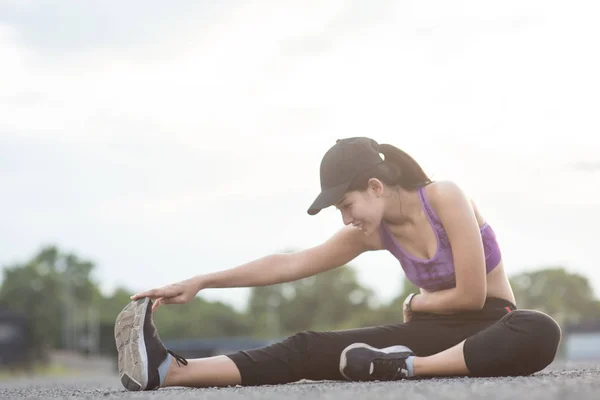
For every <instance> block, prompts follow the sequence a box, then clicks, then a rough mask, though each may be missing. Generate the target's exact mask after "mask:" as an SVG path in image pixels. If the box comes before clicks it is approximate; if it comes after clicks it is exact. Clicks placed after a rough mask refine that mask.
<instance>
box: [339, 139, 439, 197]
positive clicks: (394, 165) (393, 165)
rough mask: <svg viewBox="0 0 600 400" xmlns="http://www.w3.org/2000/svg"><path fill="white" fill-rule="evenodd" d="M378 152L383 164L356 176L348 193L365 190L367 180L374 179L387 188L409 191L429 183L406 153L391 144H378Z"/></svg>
mask: <svg viewBox="0 0 600 400" xmlns="http://www.w3.org/2000/svg"><path fill="white" fill-rule="evenodd" d="M379 152H380V153H381V154H383V156H384V157H385V159H384V162H383V163H381V164H378V165H376V166H375V167H373V168H371V169H370V170H367V171H365V172H363V173H361V174H359V175H357V176H356V177H355V178H354V180H353V181H352V183H351V184H350V187H349V188H348V191H349V192H350V191H354V190H358V191H364V190H367V187H368V185H369V179H371V178H376V179H379V180H380V181H381V182H383V183H385V184H386V185H389V186H400V187H402V188H403V189H407V190H411V189H416V188H418V187H420V186H424V185H427V184H428V183H431V179H429V177H428V176H427V174H426V173H425V172H424V171H423V169H422V168H421V166H420V165H419V164H418V163H417V162H416V161H415V160H414V158H412V157H411V156H409V155H408V154H407V153H405V152H404V151H402V150H400V149H399V148H397V147H395V146H392V145H391V144H380V145H379Z"/></svg>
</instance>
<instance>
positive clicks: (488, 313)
mask: <svg viewBox="0 0 600 400" xmlns="http://www.w3.org/2000/svg"><path fill="white" fill-rule="evenodd" d="M382 153H383V156H384V157H385V160H384V159H383V158H382V156H381V154H382ZM320 174H321V193H320V194H319V195H318V196H317V198H316V199H315V201H314V202H313V204H312V205H311V206H310V208H309V209H308V213H309V214H311V215H315V214H317V213H318V212H319V211H320V210H321V209H323V208H325V207H329V206H332V205H335V206H336V207H337V208H338V209H339V210H340V212H341V214H342V220H343V222H344V224H345V225H347V226H345V227H344V228H343V229H341V230H340V231H339V232H337V233H335V234H334V235H333V236H332V237H331V238H330V239H329V240H327V241H326V242H325V243H323V244H321V245H319V246H316V247H313V248H310V249H307V250H304V251H299V252H296V253H286V254H273V255H269V256H266V257H263V258H261V259H258V260H255V261H251V262H249V263H246V264H244V265H240V266H238V267H236V268H232V269H229V270H225V271H220V272H217V273H212V274H207V275H200V276H196V277H193V278H190V279H188V280H186V281H183V282H179V283H175V284H171V285H168V286H165V287H162V288H157V289H152V290H148V291H145V292H141V293H138V294H136V295H134V296H132V300H133V301H132V302H131V303H129V304H128V305H127V306H126V307H125V309H124V310H123V311H122V312H121V313H120V314H119V315H118V317H117V320H116V324H115V340H116V343H117V348H118V352H119V362H118V364H119V365H118V366H119V374H120V377H121V382H122V383H123V385H124V386H125V387H126V388H127V389H129V390H151V389H157V388H160V387H165V386H197V387H204V386H229V385H240V384H241V385H265V384H278V383H287V382H294V381H298V380H300V379H311V380H344V379H345V380H353V381H371V380H397V379H411V378H416V377H421V376H437V375H442V376H454V375H459V376H502V375H511V376H517V375H529V374H532V373H534V372H537V371H540V370H541V369H543V368H545V367H546V366H547V365H548V364H549V363H550V362H551V361H552V360H553V359H554V356H555V354H556V350H557V347H558V343H559V341H560V338H561V330H560V327H559V326H558V324H557V323H556V322H555V321H554V320H553V319H552V318H550V317H549V316H548V315H546V314H543V313H541V312H537V311H533V310H517V307H516V304H515V303H516V302H515V299H514V295H513V292H512V289H511V286H510V284H509V281H508V279H507V276H506V273H505V271H504V266H503V262H502V257H501V253H500V248H499V246H498V243H497V240H496V236H495V234H494V232H493V230H492V228H491V226H490V224H489V223H487V222H486V221H485V219H484V218H483V216H482V215H481V214H480V213H479V211H478V210H477V208H476V207H475V205H474V204H473V203H472V202H471V201H470V200H469V199H468V198H467V197H466V195H465V194H464V193H463V192H462V190H461V189H460V188H459V187H458V185H456V184H454V183H452V182H432V181H431V180H430V179H429V178H428V177H427V175H426V174H425V172H424V171H423V170H422V169H421V167H420V166H419V164H417V162H416V161H415V160H414V159H412V157H410V156H409V155H408V154H406V153H405V152H403V151H402V150H400V149H398V148H396V147H394V146H391V145H385V144H384V145H379V144H378V143H377V142H376V141H375V140H373V139H369V138H348V139H342V140H338V141H337V142H336V144H335V145H334V146H333V147H332V148H331V149H329V151H328V152H327V153H326V154H325V156H324V157H323V160H322V161H321V170H320ZM357 228H358V229H357ZM375 250H386V251H389V252H390V253H392V254H393V255H394V256H396V257H397V258H398V260H399V262H400V265H401V267H402V268H403V269H404V271H405V273H406V276H407V278H408V279H409V280H410V281H412V282H413V283H414V284H415V285H416V286H418V287H420V288H421V291H420V293H413V294H411V295H409V296H408V297H407V298H406V300H405V302H404V308H403V310H402V311H403V314H404V322H403V323H398V322H397V321H390V323H391V324H390V325H385V326H376V327H371V328H363V329H350V330H345V331H337V332H312V331H308V332H300V333H297V334H295V335H292V336H290V337H289V338H287V339H285V340H284V341H282V342H279V343H275V344H272V345H270V346H267V347H264V348H260V349H255V350H250V351H241V352H237V353H233V354H228V355H225V356H217V357H212V358H204V359H195V360H186V359H184V358H183V357H180V356H178V355H177V354H175V353H173V352H171V351H169V350H167V349H166V348H165V347H164V345H163V344H162V343H161V341H160V339H159V336H158V333H157V332H156V328H155V327H154V324H153V323H152V312H153V311H154V310H155V309H156V308H157V307H159V306H161V305H162V304H181V303H186V302H188V301H190V300H191V299H192V298H194V296H195V295H196V294H197V293H198V291H200V290H202V289H205V288H225V287H250V286H264V285H271V284H276V283H282V282H289V281H294V280H297V279H301V278H305V277H308V276H312V275H315V274H318V273H320V272H323V271H326V270H329V269H332V268H336V267H339V266H341V265H344V264H347V263H348V262H349V261H350V260H352V259H354V258H355V257H357V256H358V255H359V254H361V253H364V252H366V251H375ZM173 360H176V363H173V362H172V361H173Z"/></svg>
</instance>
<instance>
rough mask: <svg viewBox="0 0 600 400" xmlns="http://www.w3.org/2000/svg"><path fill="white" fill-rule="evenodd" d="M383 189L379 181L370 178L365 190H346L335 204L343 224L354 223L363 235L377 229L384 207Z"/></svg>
mask: <svg viewBox="0 0 600 400" xmlns="http://www.w3.org/2000/svg"><path fill="white" fill-rule="evenodd" d="M384 190H385V187H384V186H383V184H382V183H381V181H379V180H378V179H371V180H369V186H368V187H367V190H365V191H351V192H347V193H346V194H345V195H344V197H342V199H341V200H340V201H339V202H338V203H337V204H336V205H335V206H336V208H337V209H338V210H340V212H341V213H342V220H343V221H344V225H354V226H356V227H357V228H359V229H360V230H361V231H362V232H363V233H364V234H365V235H368V234H370V233H372V232H374V231H375V230H377V229H378V228H379V224H380V223H381V219H382V218H383V212H384V209H385V203H384V201H383V191H384Z"/></svg>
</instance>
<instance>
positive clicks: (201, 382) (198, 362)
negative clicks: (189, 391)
mask: <svg viewBox="0 0 600 400" xmlns="http://www.w3.org/2000/svg"><path fill="white" fill-rule="evenodd" d="M241 384H242V377H241V376H240V370H239V369H238V367H237V366H236V365H235V363H234V362H233V361H232V360H231V359H230V358H229V357H227V356H216V357H208V358H196V359H193V360H188V364H187V365H179V364H177V363H176V362H171V365H170V366H169V370H168V372H167V375H166V377H165V380H164V382H163V384H162V385H161V386H162V387H167V386H189V387H207V386H235V385H241Z"/></svg>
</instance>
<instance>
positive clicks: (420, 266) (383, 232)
mask: <svg viewBox="0 0 600 400" xmlns="http://www.w3.org/2000/svg"><path fill="white" fill-rule="evenodd" d="M418 193H419V198H420V200H421V205H422V206H423V210H425V214H426V215H427V219H428V220H429V223H430V224H431V226H432V228H433V232H434V233H435V235H436V238H437V250H436V253H435V255H434V256H433V258H431V259H429V260H424V259H421V258H417V257H414V256H412V255H410V254H408V253H407V252H406V251H405V250H404V249H403V248H402V247H401V246H400V244H399V243H398V240H397V239H396V237H395V236H394V235H393V234H392V232H390V230H389V228H388V226H387V225H386V224H385V223H384V222H383V221H382V222H381V225H380V227H379V235H380V237H381V243H382V244H383V247H384V248H385V249H386V250H388V251H390V252H391V253H392V254H393V255H394V256H395V257H396V258H397V259H398V260H399V261H400V265H401V266H402V269H404V272H405V273H406V278H407V279H408V280H409V281H411V282H412V283H413V284H415V285H416V286H418V287H420V288H423V289H425V290H428V291H437V290H442V289H449V288H453V287H455V286H456V276H455V274H454V261H453V259H452V248H451V247H450V241H449V240H448V235H447V234H446V230H445V229H444V226H443V225H442V222H441V221H440V219H439V218H438V216H437V214H436V213H435V211H434V210H433V208H432V207H431V205H430V204H429V200H428V199H427V195H426V194H425V186H421V187H420V188H419V189H418ZM480 231H481V238H482V241H483V250H484V253H485V270H486V274H488V273H490V272H491V271H492V270H493V269H494V268H496V266H497V265H498V264H499V263H500V259H501V254H500V247H499V246H498V243H497V241H496V234H495V233H494V231H493V230H492V227H491V226H490V225H489V224H488V223H487V222H486V223H485V224H484V225H483V226H482V227H481V228H480Z"/></svg>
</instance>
